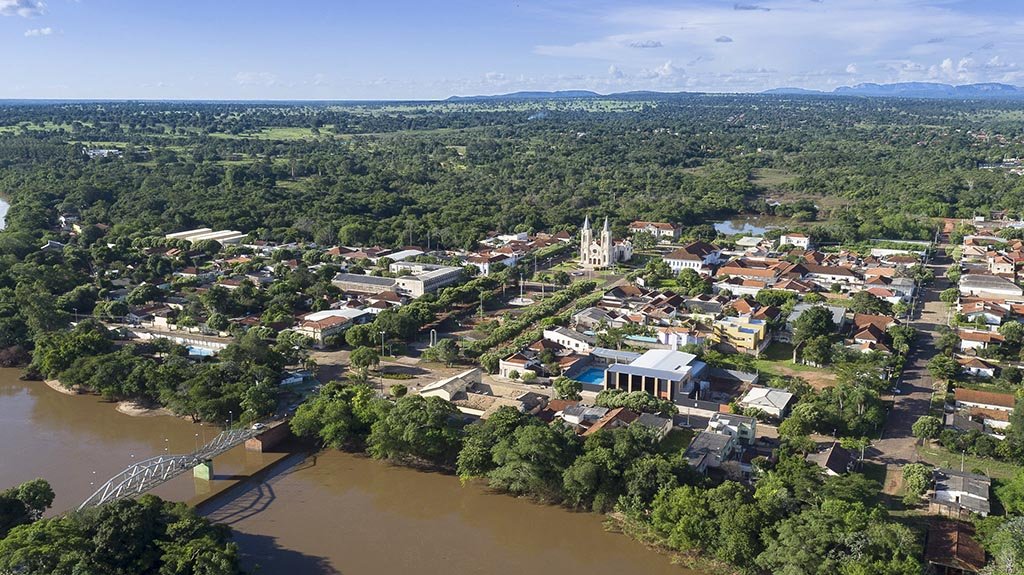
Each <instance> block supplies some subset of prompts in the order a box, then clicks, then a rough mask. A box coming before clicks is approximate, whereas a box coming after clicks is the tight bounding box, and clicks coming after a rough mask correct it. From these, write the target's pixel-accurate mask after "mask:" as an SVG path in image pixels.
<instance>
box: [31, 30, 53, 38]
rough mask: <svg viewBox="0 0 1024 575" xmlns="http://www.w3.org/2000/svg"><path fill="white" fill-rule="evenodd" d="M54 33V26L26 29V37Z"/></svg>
mask: <svg viewBox="0 0 1024 575" xmlns="http://www.w3.org/2000/svg"><path fill="white" fill-rule="evenodd" d="M51 34H53V28H50V27H46V28H32V29H31V30H25V37H27V38H32V37H35V36H50V35H51Z"/></svg>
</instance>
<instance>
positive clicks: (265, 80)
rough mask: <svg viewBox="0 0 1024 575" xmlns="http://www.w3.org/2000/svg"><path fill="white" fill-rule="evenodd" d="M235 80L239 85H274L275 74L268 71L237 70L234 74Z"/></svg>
mask: <svg viewBox="0 0 1024 575" xmlns="http://www.w3.org/2000/svg"><path fill="white" fill-rule="evenodd" d="M235 82H236V83H237V84H238V85H239V86H264V87H268V86H275V85H277V84H278V80H277V75H276V74H272V73H270V72H239V73H237V74H235Z"/></svg>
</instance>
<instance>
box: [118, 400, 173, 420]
mask: <svg viewBox="0 0 1024 575" xmlns="http://www.w3.org/2000/svg"><path fill="white" fill-rule="evenodd" d="M116 409H117V411H118V413H123V414H125V415H130V416H132V417H152V416H155V415H170V416H172V417H173V416H174V414H173V413H171V410H169V409H167V408H165V407H156V408H153V407H146V406H144V405H142V404H141V403H138V402H136V401H121V402H118V404H117V408H116Z"/></svg>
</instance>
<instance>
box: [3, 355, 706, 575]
mask: <svg viewBox="0 0 1024 575" xmlns="http://www.w3.org/2000/svg"><path fill="white" fill-rule="evenodd" d="M19 375H20V373H19V372H18V371H17V370H11V369H0V437H2V438H3V441H0V488H6V487H7V486H11V485H15V484H17V483H20V482H22V481H25V480H28V479H32V478H34V477H43V478H45V479H47V480H48V481H50V483H51V484H52V485H53V488H54V490H55V491H56V493H57V500H56V502H55V503H54V511H55V512H60V511H64V510H67V509H69V508H72V507H74V506H77V505H78V504H79V503H80V502H81V501H82V500H84V499H85V498H86V497H87V496H88V495H89V494H90V493H91V492H92V491H93V490H95V488H96V487H97V486H98V485H99V484H101V483H103V482H104V481H105V480H106V479H107V478H108V477H110V476H112V475H114V474H115V473H117V472H118V471H120V470H121V469H123V468H124V467H125V466H127V465H128V464H129V463H130V462H131V460H132V459H133V457H134V458H146V457H150V456H152V455H157V454H159V453H161V452H167V453H185V452H189V451H192V449H193V448H194V447H195V446H196V444H197V442H200V443H201V442H202V441H203V440H204V439H209V438H211V437H213V435H215V434H216V433H217V431H218V430H217V429H215V428H212V427H208V426H199V425H195V424H192V423H191V422H189V421H186V420H182V419H178V418H173V417H164V416H154V417H129V416H127V415H123V414H121V413H118V412H117V411H115V409H114V405H113V404H110V403H106V402H103V401H102V400H100V399H99V398H96V397H91V396H69V395H64V394H61V393H58V392H56V391H54V390H52V389H50V388H49V387H47V386H46V385H45V384H43V383H41V382H26V381H21V380H19V379H18V376H19ZM271 461H276V463H275V464H274V466H273V467H272V468H271V469H270V471H269V472H268V473H266V474H265V475H262V476H260V477H259V478H258V479H249V478H248V476H249V475H250V474H251V473H252V472H253V471H254V470H256V469H259V468H262V467H264V466H265V464H266V463H268V462H271ZM214 473H215V480H214V481H209V482H207V481H203V480H198V479H194V478H193V477H192V475H191V474H186V475H182V476H179V477H177V478H175V479H174V480H172V481H170V482H169V483H167V484H164V485H162V486H160V487H159V488H158V489H156V490H155V491H154V493H155V494H157V495H160V496H162V497H165V498H169V499H175V500H179V501H189V502H192V503H195V502H197V501H199V500H200V499H202V498H204V497H205V496H206V495H208V494H209V493H210V492H211V491H218V490H222V489H225V488H227V487H229V486H233V487H234V488H233V489H231V490H230V491H229V492H226V493H224V494H222V495H220V496H219V497H216V498H214V499H212V500H211V501H209V502H207V503H205V504H203V505H202V506H201V507H200V510H201V511H202V512H203V513H204V514H206V515H208V516H209V517H211V518H212V519H214V520H217V521H221V522H224V523H227V524H229V525H231V527H232V528H234V529H235V531H236V539H237V541H238V543H239V544H240V546H241V548H242V551H243V553H244V555H245V561H246V564H247V565H248V566H249V567H257V566H258V567H259V571H258V572H259V573H261V574H267V573H287V574H289V575H299V574H306V573H313V574H315V573H344V574H345V575H362V574H389V573H416V574H419V575H432V574H441V573H445V574H453V573H481V574H483V573H487V574H497V575H504V574H508V575H511V574H517V575H519V574H522V573H528V572H534V573H560V574H563V575H572V574H586V575H603V574H609V575H610V574H615V575H621V574H623V573H644V574H655V575H658V574H676V575H679V574H684V575H685V574H687V573H689V574H690V575H693V572H688V571H686V570H683V569H681V568H679V567H677V566H673V565H672V564H671V563H670V561H669V559H668V557H666V556H663V555H659V554H657V553H655V552H653V551H650V550H648V549H645V548H644V547H643V546H642V545H640V544H639V543H637V542H635V541H633V540H631V539H629V538H628V537H626V536H624V535H620V534H615V533H609V532H607V531H606V530H605V529H604V527H603V525H602V518H601V517H600V516H597V515H593V514H589V513H571V512H569V511H566V510H564V509H561V508H558V507H550V506H543V505H537V504H534V503H531V502H529V501H525V500H520V499H515V498H512V497H508V496H505V495H500V494H494V493H490V492H489V491H488V490H487V489H486V488H485V487H483V486H480V485H475V484H470V485H465V486H464V485H462V484H461V483H460V482H459V480H458V479H457V478H454V477H451V476H446V475H441V474H435V473H424V472H419V471H414V470H411V469H405V468H400V467H394V466H391V465H388V464H386V463H382V462H379V461H373V460H370V459H367V458H364V457H361V456H357V455H351V454H345V453H339V452H325V453H320V454H316V455H306V454H302V453H296V454H281V453H278V454H257V453H252V452H246V451H245V449H244V448H242V447H239V448H236V449H234V450H232V451H230V452H228V453H226V454H225V455H223V456H221V457H218V458H217V459H216V460H215V461H214Z"/></svg>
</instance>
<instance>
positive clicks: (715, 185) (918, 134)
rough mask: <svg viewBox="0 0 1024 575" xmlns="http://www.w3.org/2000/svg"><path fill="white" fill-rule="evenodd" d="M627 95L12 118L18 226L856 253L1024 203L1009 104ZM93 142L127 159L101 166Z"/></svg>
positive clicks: (5, 173) (1019, 149)
mask: <svg viewBox="0 0 1024 575" xmlns="http://www.w3.org/2000/svg"><path fill="white" fill-rule="evenodd" d="M625 103H626V104H631V105H620V106H613V105H611V104H612V103H610V102H609V103H605V104H607V105H602V101H600V100H599V101H596V102H595V101H586V102H579V103H578V104H577V105H575V106H574V105H573V104H572V103H571V102H570V103H566V102H544V101H537V102H532V103H515V104H512V103H509V104H507V105H504V106H503V105H501V104H500V103H487V104H473V103H466V104H444V103H424V104H414V103H410V104H403V105H395V104H360V105H351V106H345V105H328V104H323V105H310V104H287V103H282V104H266V105H261V106H254V105H251V104H226V103H224V104H218V103H209V104H202V103H187V104H157V103H105V104H45V105H32V106H5V107H0V126H3V128H2V133H0V136H2V137H0V168H2V170H0V193H3V194H5V195H7V196H8V197H10V198H12V199H14V200H16V202H15V208H14V209H13V210H12V212H11V214H10V217H9V219H10V221H11V225H12V227H15V228H16V229H18V230H23V231H32V232H34V233H35V234H40V233H41V230H44V229H47V228H48V227H50V225H52V223H53V221H54V218H56V216H57V214H58V212H60V211H61V210H76V211H80V212H81V213H82V214H83V216H85V218H86V219H87V221H92V222H102V223H108V224H111V225H113V226H114V234H115V236H132V235H137V234H151V233H153V232H156V231H165V232H166V231H175V230H178V229H182V228H186V227H190V226H198V225H205V226H210V227H213V228H230V229H240V230H241V231H244V232H253V233H255V234H257V235H258V236H259V237H262V238H266V239H270V238H274V239H307V240H315V241H317V242H318V243H323V244H332V243H336V242H341V243H344V244H350V245H351V244H378V243H379V244H382V245H402V244H425V242H426V240H427V236H428V235H430V237H431V238H432V241H433V242H434V243H435V245H438V243H439V245H442V246H444V247H470V246H472V245H473V243H474V242H475V241H477V240H478V239H479V238H480V237H482V235H483V234H485V233H486V232H487V231H490V230H500V231H505V230H514V229H526V228H530V229H537V230H540V229H547V230H554V229H559V228H566V227H572V226H576V225H579V223H580V222H581V220H582V217H583V215H584V214H585V213H591V214H593V215H594V216H596V217H601V216H604V215H610V216H612V217H613V218H614V219H615V222H616V224H617V225H618V226H619V227H620V229H621V228H623V227H624V226H625V224H627V223H628V222H629V221H630V220H633V219H648V220H658V221H661V220H666V221H672V222H678V223H682V224H684V225H691V226H693V225H698V224H701V223H705V222H707V221H709V220H711V219H717V218H724V217H728V216H730V215H732V214H736V213H740V212H755V213H779V214H781V215H785V216H796V217H797V219H798V220H801V221H805V222H806V223H807V225H808V226H815V227H817V235H818V236H819V237H822V238H823V239H830V240H834V241H853V240H856V239H860V238H864V237H877V236H889V237H896V238H904V239H909V238H914V237H921V236H923V235H925V234H927V231H926V230H925V229H922V228H923V227H926V226H921V220H920V216H954V215H958V216H970V215H972V214H974V213H976V212H979V211H985V210H989V209H1009V210H1011V211H1014V212H1019V211H1021V210H1022V209H1024V204H1022V202H1024V199H1022V198H1024V195H1022V194H1021V193H1020V192H1021V191H1022V190H1024V187H1022V184H1021V180H1020V178H1018V177H1016V176H1012V175H1009V174H1007V173H1005V172H1001V171H996V170H980V169H978V166H979V164H980V163H984V162H991V161H1000V160H1002V159H1003V158H1005V157H1018V156H1021V155H1024V140H1022V139H1021V134H1020V133H1019V127H1018V126H1019V124H1018V123H1017V120H1018V119H1019V118H1018V115H1019V112H1017V111H1015V109H1014V107H1013V106H1012V105H1010V104H1007V105H1005V106H1001V105H1000V104H998V103H984V104H981V103H971V102H965V103H951V102H935V101H912V100H904V101H898V100H893V101H887V100H877V99H852V98H850V99H844V98H811V97H778V96H776V97H768V96H697V95H680V96H676V97H662V98H660V99H657V100H652V101H643V100H638V101H636V102H628V101H627V102H625ZM620 104H622V103H621V102H620ZM83 146H84V147H98V148H114V149H118V150H120V151H123V152H124V155H123V157H104V158H92V159H90V157H89V156H88V155H87V154H85V152H84V148H83ZM766 200H775V201H776V202H781V205H775V203H776V202H768V201H766Z"/></svg>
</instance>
